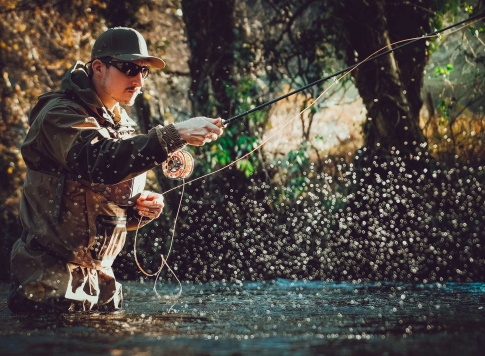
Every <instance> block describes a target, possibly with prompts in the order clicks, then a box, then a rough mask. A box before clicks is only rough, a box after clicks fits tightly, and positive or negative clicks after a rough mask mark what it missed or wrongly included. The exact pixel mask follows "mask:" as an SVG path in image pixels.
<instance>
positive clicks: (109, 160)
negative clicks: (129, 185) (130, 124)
mask: <svg viewBox="0 0 485 356" xmlns="http://www.w3.org/2000/svg"><path fill="white" fill-rule="evenodd" d="M110 130H111V131H110ZM113 132H115V130H114V129H112V128H109V127H102V126H100V125H99V123H98V121H97V120H96V119H95V118H93V117H91V116H89V115H88V113H87V112H86V111H85V110H84V109H83V108H82V107H80V106H79V105H76V104H75V103H72V102H69V101H68V100H66V101H64V102H63V103H59V102H57V105H53V106H51V107H50V108H48V109H47V110H46V111H45V112H44V113H43V114H41V115H39V117H38V118H37V119H36V120H35V121H34V122H33V125H32V127H31V130H29V135H28V137H27V139H26V141H25V143H24V145H23V147H22V154H23V155H24V156H25V157H27V160H26V161H27V163H29V162H28V161H30V163H32V164H33V165H34V166H35V164H36V163H37V164H39V165H40V164H42V166H43V167H42V168H43V169H44V170H45V169H46V166H47V167H48V168H47V169H53V170H54V169H56V168H57V170H58V169H59V167H54V166H55V165H57V166H59V165H60V166H61V168H62V169H66V170H68V171H69V172H70V173H71V174H74V175H75V177H76V178H77V179H83V180H86V181H89V182H91V183H103V184H116V183H119V182H122V181H124V180H127V179H130V178H133V177H135V176H137V175H139V174H141V173H143V172H146V171H148V170H150V169H152V168H153V167H155V166H157V165H159V164H161V163H162V162H164V161H165V160H166V159H167V157H168V154H169V153H171V152H174V151H176V150H178V149H179V148H181V147H183V146H184V145H185V141H184V140H182V139H181V138H180V136H179V134H178V132H177V130H176V129H175V127H174V126H173V125H168V126H165V127H162V126H157V127H155V128H152V129H151V130H150V131H149V132H148V133H147V134H140V135H135V136H132V137H129V138H126V139H121V138H115V137H113V136H114V135H113ZM50 166H53V167H52V168H50ZM33 168H34V169H35V167H33Z"/></svg>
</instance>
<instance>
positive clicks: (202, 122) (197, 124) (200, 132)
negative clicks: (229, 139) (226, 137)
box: [174, 117, 223, 146]
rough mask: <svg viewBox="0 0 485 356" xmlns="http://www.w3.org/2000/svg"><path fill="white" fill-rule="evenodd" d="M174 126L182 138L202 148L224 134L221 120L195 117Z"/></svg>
mask: <svg viewBox="0 0 485 356" xmlns="http://www.w3.org/2000/svg"><path fill="white" fill-rule="evenodd" d="M174 126H175V128H176V129H177V131H178V133H179V135H180V137H181V138H182V139H183V140H185V142H187V144H189V145H192V146H202V145H203V144H204V143H206V142H211V141H214V140H217V139H218V138H219V136H221V135H222V133H223V129H222V126H223V123H222V119H221V118H218V119H211V118H208V117H193V118H192V119H189V120H186V121H183V122H179V123H176V124H175V125H174Z"/></svg>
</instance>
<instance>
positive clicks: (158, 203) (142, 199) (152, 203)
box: [136, 190, 164, 219]
mask: <svg viewBox="0 0 485 356" xmlns="http://www.w3.org/2000/svg"><path fill="white" fill-rule="evenodd" d="M163 206H164V204H163V195H162V194H158V193H154V192H149V191H147V190H145V191H143V192H141V194H140V196H139V197H138V199H137V200H136V209H137V210H138V214H140V215H141V216H144V217H147V218H149V219H156V218H158V217H159V216H160V214H161V213H162V209H163Z"/></svg>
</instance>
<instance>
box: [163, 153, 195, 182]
mask: <svg viewBox="0 0 485 356" xmlns="http://www.w3.org/2000/svg"><path fill="white" fill-rule="evenodd" d="M162 170H163V174H164V175H165V177H167V178H170V179H185V178H187V177H189V176H190V175H191V174H192V172H193V171H194V157H192V155H191V154H190V153H189V152H187V151H185V150H178V151H175V152H173V153H171V154H170V155H169V157H168V159H167V160H166V161H165V162H163V163H162Z"/></svg>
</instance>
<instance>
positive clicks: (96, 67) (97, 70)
mask: <svg viewBox="0 0 485 356" xmlns="http://www.w3.org/2000/svg"><path fill="white" fill-rule="evenodd" d="M102 68H103V62H101V61H100V60H99V59H95V60H94V61H92V62H91V70H92V71H93V74H94V75H99V74H102Z"/></svg>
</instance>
